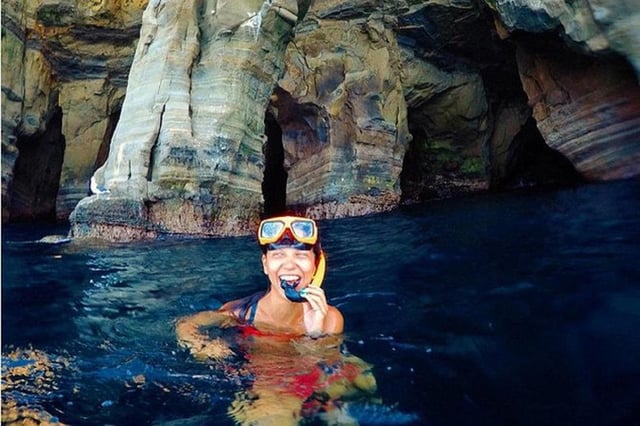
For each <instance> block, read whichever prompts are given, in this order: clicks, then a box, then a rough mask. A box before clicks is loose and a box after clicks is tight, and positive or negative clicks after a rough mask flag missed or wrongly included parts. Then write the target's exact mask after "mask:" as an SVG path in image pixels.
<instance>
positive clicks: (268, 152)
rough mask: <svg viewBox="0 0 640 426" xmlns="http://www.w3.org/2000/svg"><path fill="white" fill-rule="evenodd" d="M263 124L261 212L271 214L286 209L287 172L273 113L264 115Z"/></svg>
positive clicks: (278, 128)
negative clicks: (262, 202) (264, 140)
mask: <svg viewBox="0 0 640 426" xmlns="http://www.w3.org/2000/svg"><path fill="white" fill-rule="evenodd" d="M264 125H265V134H266V136H267V141H266V143H265V144H264V146H263V153H264V178H263V180H262V196H263V198H264V211H263V214H264V215H265V216H273V215H277V214H280V213H284V212H285V211H286V210H287V172H286V170H285V169H284V147H283V146H282V129H281V128H280V125H278V122H277V121H276V119H275V117H274V116H273V114H271V113H269V112H267V113H266V115H265V120H264Z"/></svg>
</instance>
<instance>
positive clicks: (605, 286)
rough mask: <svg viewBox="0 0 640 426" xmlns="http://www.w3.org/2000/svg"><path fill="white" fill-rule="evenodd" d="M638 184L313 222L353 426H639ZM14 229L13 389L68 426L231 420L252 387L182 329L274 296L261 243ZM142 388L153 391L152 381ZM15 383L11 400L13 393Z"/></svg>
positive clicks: (8, 284) (7, 232)
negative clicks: (350, 383)
mask: <svg viewBox="0 0 640 426" xmlns="http://www.w3.org/2000/svg"><path fill="white" fill-rule="evenodd" d="M639 212H640V181H638V180H632V181H625V182H614V183H609V184H600V185H591V186H584V187H580V188H576V189H570V190H562V191H554V192H537V193H520V194H508V195H497V196H481V197H474V198H468V199H462V200H452V201H443V202H437V203H430V204H428V205H424V206H416V207H411V208H405V209H402V210H400V211H396V212H393V213H389V214H383V215H377V216H372V217H366V218H351V219H343V220H334V221H325V222H322V223H321V232H322V233H323V244H324V247H325V250H326V251H327V254H328V265H329V267H328V273H327V278H326V280H325V284H324V288H325V289H326V291H327V293H328V296H329V299H330V302H331V303H332V304H334V305H337V306H338V307H339V308H340V309H341V310H342V312H343V314H344V316H345V324H346V332H345V339H346V343H347V346H348V348H349V350H350V351H351V353H353V354H355V355H357V356H358V357H360V358H362V359H364V360H365V361H367V362H369V363H371V364H373V366H374V370H373V371H374V374H375V376H376V378H377V382H378V392H377V395H376V397H377V403H376V404H373V405H371V404H362V405H359V406H358V405H354V406H353V407H352V408H351V415H352V416H354V417H355V418H357V419H358V420H359V421H360V423H361V424H394V423H395V424H403V423H404V424H425V425H634V424H640V423H639V421H640V332H639V331H638V330H640V213H639ZM56 232H66V230H64V229H62V230H60V229H52V228H39V229H29V228H28V227H20V226H11V227H4V228H3V234H2V239H3V247H2V251H3V252H2V353H3V380H4V379H5V378H4V375H5V373H6V372H7V371H8V370H7V369H8V368H9V367H11V366H15V365H16V364H17V363H20V362H30V361H28V360H26V361H25V360H24V359H21V358H20V357H19V356H18V357H17V359H16V357H15V355H14V359H10V357H9V354H15V353H16V351H19V350H20V349H31V350H32V351H40V352H39V353H42V354H46V356H47V357H48V359H49V360H50V364H51V367H50V370H51V371H52V376H53V378H52V379H50V380H49V381H48V382H47V383H48V384H46V383H45V384H42V383H39V382H37V381H35V379H33V378H31V379H28V380H26V381H25V382H24V383H23V384H21V385H20V384H18V385H15V386H12V387H11V388H10V389H9V391H7V390H6V389H4V388H3V395H2V398H3V402H4V401H5V400H8V399H13V400H17V401H18V403H20V404H23V405H29V406H32V407H37V408H38V409H41V410H43V411H46V412H47V413H49V414H51V415H53V416H55V417H56V419H58V420H59V421H61V422H64V423H69V424H96V425H97V424H118V425H122V424H231V423H230V420H229V419H228V418H227V415H226V408H227V406H228V405H229V403H230V402H231V401H232V400H233V398H234V394H235V392H237V391H238V389H240V388H242V387H243V386H247V383H243V382H242V380H240V381H238V380H231V379H230V378H229V377H228V375H225V374H221V373H220V372H219V371H216V370H215V369H212V368H211V366H210V365H208V364H207V363H203V362H198V361H196V360H194V359H192V358H191V357H190V356H189V355H188V354H187V353H185V352H184V351H182V350H180V349H179V348H178V347H177V345H176V342H175V337H174V331H173V324H174V321H175V319H176V318H177V317H179V316H181V315H185V314H189V313H193V312H196V311H199V310H204V309H210V308H216V307H218V306H219V305H220V303H221V302H222V301H226V300H229V299H232V298H237V297H240V296H244V295H247V294H249V293H251V292H253V291H256V290H257V289H261V288H265V287H266V282H265V278H264V276H263V275H262V272H261V267H260V262H259V251H258V248H257V246H256V244H255V242H254V241H253V239H251V238H233V239H209V240H200V239H198V240H176V239H167V240H163V241H154V242H145V243H135V244H126V245H106V244H97V243H86V242H72V243H68V244H59V245H52V244H43V243H37V242H34V241H35V240H37V239H39V238H40V237H42V236H44V235H47V234H52V233H56ZM141 377H143V378H144V380H142V379H141ZM3 386H4V385H3Z"/></svg>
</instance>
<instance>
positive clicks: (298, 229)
mask: <svg viewBox="0 0 640 426" xmlns="http://www.w3.org/2000/svg"><path fill="white" fill-rule="evenodd" d="M258 242H259V243H260V246H261V247H262V249H263V250H264V251H267V250H277V249H280V248H294V249H297V250H314V252H315V253H316V259H317V260H316V273H315V274H314V275H313V278H312V280H311V283H310V285H312V286H315V287H320V286H321V285H322V280H323V279H324V274H325V270H326V259H325V256H324V252H323V251H322V249H321V248H320V242H319V241H318V227H317V226H316V223H315V221H313V220H311V219H307V218H304V217H297V216H280V217H274V218H270V219H265V220H263V221H262V222H261V223H260V227H259V228H258ZM297 284H298V283H294V284H291V283H289V282H287V281H286V280H281V281H280V287H282V289H283V290H284V294H285V296H286V297H287V298H288V299H289V300H291V301H292V302H303V301H305V300H306V299H305V298H304V289H303V290H302V291H297V290H296V289H295V287H296V285H297Z"/></svg>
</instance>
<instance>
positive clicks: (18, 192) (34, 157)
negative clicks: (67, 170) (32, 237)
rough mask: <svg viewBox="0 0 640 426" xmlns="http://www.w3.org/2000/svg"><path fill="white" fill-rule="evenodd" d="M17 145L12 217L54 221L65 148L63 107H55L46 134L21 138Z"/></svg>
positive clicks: (12, 218)
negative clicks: (17, 153)
mask: <svg viewBox="0 0 640 426" xmlns="http://www.w3.org/2000/svg"><path fill="white" fill-rule="evenodd" d="M16 145H17V147H18V150H19V152H20V154H19V155H18V158H17V160H16V164H15V168H14V179H13V183H12V185H11V189H10V193H11V217H10V219H11V220H12V221H33V220H47V221H54V220H55V219H56V196H57V194H58V187H59V184H60V173H61V170H62V159H63V157H64V149H65V139H64V136H63V135H62V110H61V109H60V108H57V109H56V110H55V113H54V115H53V116H52V117H51V119H50V120H49V122H48V123H47V127H46V129H45V131H44V133H42V134H36V135H33V136H27V137H18V141H17V144H16Z"/></svg>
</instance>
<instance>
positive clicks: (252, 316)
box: [247, 299, 259, 325]
mask: <svg viewBox="0 0 640 426" xmlns="http://www.w3.org/2000/svg"><path fill="white" fill-rule="evenodd" d="M258 300H259V299H258ZM257 311H258V301H257V300H256V301H255V302H253V303H252V304H251V306H250V307H249V320H248V321H247V322H248V323H249V325H253V320H255V319H256V312H257Z"/></svg>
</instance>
